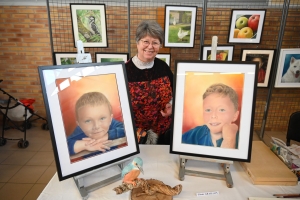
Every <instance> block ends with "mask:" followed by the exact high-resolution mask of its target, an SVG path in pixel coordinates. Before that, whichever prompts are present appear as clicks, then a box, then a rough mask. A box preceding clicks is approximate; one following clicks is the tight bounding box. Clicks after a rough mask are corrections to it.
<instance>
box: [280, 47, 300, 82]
mask: <svg viewBox="0 0 300 200" xmlns="http://www.w3.org/2000/svg"><path fill="white" fill-rule="evenodd" d="M275 87H277V88H299V87H300V48H295V49H281V51H280V57H279V62H278V67H277V75H276V81H275Z"/></svg>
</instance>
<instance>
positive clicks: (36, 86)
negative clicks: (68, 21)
mask: <svg viewBox="0 0 300 200" xmlns="http://www.w3.org/2000/svg"><path fill="white" fill-rule="evenodd" d="M49 38H50V34H49V27H48V15H47V8H46V7H45V6H42V7H40V6H0V63H1V64H0V65H1V66H0V79H3V82H2V83H1V85H0V87H1V88H2V89H3V90H5V91H6V92H7V93H9V94H10V95H12V96H13V97H15V98H17V99H21V98H33V99H35V100H36V102H35V103H34V110H35V111H37V112H38V114H39V115H41V116H43V117H45V116H46V114H45V106H44V100H43V96H42V91H41V86H40V80H39V76H38V68H37V66H43V65H52V56H51V48H50V39H49ZM0 98H1V99H7V98H8V96H7V95H5V94H2V93H1V94H0ZM1 117H2V115H1ZM1 122H2V121H1Z"/></svg>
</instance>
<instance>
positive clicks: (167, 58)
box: [156, 53, 171, 67]
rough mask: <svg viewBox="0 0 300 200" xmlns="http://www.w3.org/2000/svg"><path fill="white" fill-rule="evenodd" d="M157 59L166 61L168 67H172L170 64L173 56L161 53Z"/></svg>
mask: <svg viewBox="0 0 300 200" xmlns="http://www.w3.org/2000/svg"><path fill="white" fill-rule="evenodd" d="M156 58H159V59H161V60H163V61H165V62H166V63H167V64H168V66H169V67H170V63H171V54H170V53H159V54H157V55H156Z"/></svg>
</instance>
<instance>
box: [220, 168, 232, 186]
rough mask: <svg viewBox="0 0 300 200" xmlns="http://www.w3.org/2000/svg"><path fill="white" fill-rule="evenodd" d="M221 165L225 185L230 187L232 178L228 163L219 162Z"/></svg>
mask: <svg viewBox="0 0 300 200" xmlns="http://www.w3.org/2000/svg"><path fill="white" fill-rule="evenodd" d="M221 166H222V167H223V169H224V176H225V180H226V185H227V187H229V188H232V187H233V180H232V177H231V173H230V169H229V167H230V165H229V164H221Z"/></svg>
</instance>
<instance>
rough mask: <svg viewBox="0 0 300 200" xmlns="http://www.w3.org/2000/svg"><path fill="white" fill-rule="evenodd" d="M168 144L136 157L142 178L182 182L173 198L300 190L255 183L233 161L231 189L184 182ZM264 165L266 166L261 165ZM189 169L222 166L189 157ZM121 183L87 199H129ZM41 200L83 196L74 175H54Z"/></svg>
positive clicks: (235, 198)
mask: <svg viewBox="0 0 300 200" xmlns="http://www.w3.org/2000/svg"><path fill="white" fill-rule="evenodd" d="M169 149H170V146H168V145H140V152H141V153H140V154H138V155H135V156H133V157H137V156H139V157H141V158H142V159H143V161H144V167H143V168H144V174H141V175H140V178H144V179H151V178H153V179H157V180H160V181H162V182H164V183H165V184H167V185H169V186H171V187H174V186H175V185H178V184H181V185H182V192H181V193H180V194H179V195H176V196H174V197H173V199H174V200H194V199H195V200H196V199H197V200H199V199H209V200H210V199H220V200H221V199H222V200H243V199H244V200H247V199H248V197H268V198H271V197H273V194H278V193H281V194H282V193H285V194H286V193H300V185H297V186H274V185H273V186H272V185H253V184H252V183H251V181H250V179H249V177H248V176H247V174H246V173H245V171H244V170H243V168H242V167H241V166H240V164H239V162H234V164H233V165H231V166H230V172H231V176H232V179H233V187H232V188H228V187H227V186H226V182H225V181H224V180H218V179H212V178H203V177H196V176H188V175H186V176H185V179H184V181H180V180H179V155H176V154H170V153H169ZM262 167H263V166H262ZM186 169H191V170H198V171H202V172H210V173H220V174H222V173H223V171H222V168H221V166H220V165H219V164H218V163H213V162H204V161H196V160H188V162H187V163H186ZM107 170H110V169H106V170H102V171H101V172H99V175H98V176H93V177H96V178H97V177H98V178H99V177H101V173H102V175H107V174H110V173H111V172H108V171H107ZM119 185H121V180H120V181H117V182H114V183H112V184H110V185H107V186H105V187H102V188H99V189H97V190H95V191H93V192H91V193H89V198H88V200H93V199H97V200H99V199H101V200H119V199H122V200H123V199H126V200H128V199H129V195H130V193H129V192H126V193H123V194H119V195H117V194H116V193H115V191H113V188H115V187H118V186H119ZM216 191H218V192H219V194H217V195H210V196H201V197H197V196H196V193H204V192H216ZM38 199H39V200H46V199H47V200H48V199H53V200H60V199H62V200H69V199H70V200H71V199H72V200H76V199H82V197H81V195H80V193H79V191H78V189H77V187H76V184H75V182H74V179H73V178H70V179H67V180H64V181H61V182H60V181H59V180H58V177H57V174H55V175H54V176H53V178H52V179H51V180H50V182H49V183H48V185H47V186H46V187H45V189H44V190H43V192H42V193H41V194H40V196H39V198H38Z"/></svg>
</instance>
